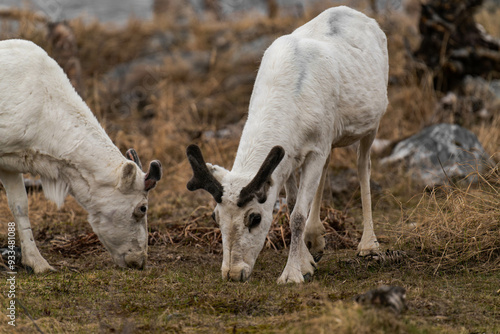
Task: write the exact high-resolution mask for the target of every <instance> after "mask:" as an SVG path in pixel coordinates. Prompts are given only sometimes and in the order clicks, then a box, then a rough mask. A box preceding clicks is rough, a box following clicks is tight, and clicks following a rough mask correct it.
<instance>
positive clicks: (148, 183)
mask: <svg viewBox="0 0 500 334" xmlns="http://www.w3.org/2000/svg"><path fill="white" fill-rule="evenodd" d="M160 179H161V163H160V162H159V161H158V160H153V161H151V163H150V164H149V170H148V172H147V173H146V177H145V178H144V190H146V191H150V190H151V189H153V188H154V187H156V182H158V181H160Z"/></svg>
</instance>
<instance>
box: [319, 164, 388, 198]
mask: <svg viewBox="0 0 500 334" xmlns="http://www.w3.org/2000/svg"><path fill="white" fill-rule="evenodd" d="M359 189H360V188H359V178H358V172H357V171H356V170H355V169H351V168H349V169H344V170H341V171H339V172H335V173H333V174H330V173H329V174H328V179H327V183H326V186H325V194H324V197H325V198H328V197H327V196H329V195H326V192H330V193H331V195H332V196H333V200H334V201H335V204H336V205H341V206H342V205H345V204H346V203H348V202H349V201H350V200H352V199H353V196H354V195H356V194H357V196H358V197H359V196H360V190H359ZM370 189H371V193H372V195H377V194H380V193H381V192H382V187H381V186H380V184H378V183H377V182H375V181H374V180H373V179H370Z"/></svg>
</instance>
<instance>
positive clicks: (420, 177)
mask: <svg viewBox="0 0 500 334" xmlns="http://www.w3.org/2000/svg"><path fill="white" fill-rule="evenodd" d="M381 163H382V164H395V163H404V164H405V167H406V168H408V170H410V171H411V172H412V174H411V175H412V177H413V179H414V180H415V181H417V182H419V183H421V184H423V185H427V186H437V185H443V184H448V183H449V180H465V181H467V183H470V182H476V181H477V174H476V173H475V172H480V173H482V172H484V171H485V170H487V168H488V166H489V165H490V164H491V161H490V159H489V157H488V155H487V154H486V152H485V151H484V148H483V146H482V145H481V143H480V142H479V140H478V139H477V137H476V135H474V134H473V133H472V132H470V131H468V130H466V129H464V128H462V127H460V126H458V125H454V124H436V125H433V126H430V127H427V128H425V129H423V130H422V131H421V132H420V133H418V134H416V135H414V136H412V137H410V138H408V139H405V140H403V141H401V142H399V143H398V144H397V145H396V146H395V147H394V150H393V151H392V154H391V155H390V156H388V157H387V158H384V159H382V161H381Z"/></svg>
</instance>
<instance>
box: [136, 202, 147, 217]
mask: <svg viewBox="0 0 500 334" xmlns="http://www.w3.org/2000/svg"><path fill="white" fill-rule="evenodd" d="M146 211H148V206H147V205H144V204H143V205H141V206H138V207H136V208H135V210H134V217H136V218H137V219H142V218H143V217H144V216H145V215H146Z"/></svg>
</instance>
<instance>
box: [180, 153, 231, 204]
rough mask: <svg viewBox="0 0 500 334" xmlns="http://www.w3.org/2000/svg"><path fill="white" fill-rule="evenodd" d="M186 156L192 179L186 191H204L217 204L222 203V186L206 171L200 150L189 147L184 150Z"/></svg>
mask: <svg viewBox="0 0 500 334" xmlns="http://www.w3.org/2000/svg"><path fill="white" fill-rule="evenodd" d="M186 155H187V157H188V161H189V163H190V164H191V168H192V169H193V177H192V178H191V180H189V182H188V183H187V188H188V190H190V191H194V190H197V189H205V190H206V191H208V192H209V193H210V194H211V195H212V196H213V197H214V199H215V201H216V202H217V203H220V202H222V193H223V188H222V185H221V184H220V182H219V181H217V179H216V178H215V177H214V176H213V175H212V173H210V171H209V170H208V168H207V165H206V163H205V160H204V159H203V155H202V154H201V150H200V148H199V147H198V146H197V145H194V144H193V145H189V146H188V148H187V149H186Z"/></svg>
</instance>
